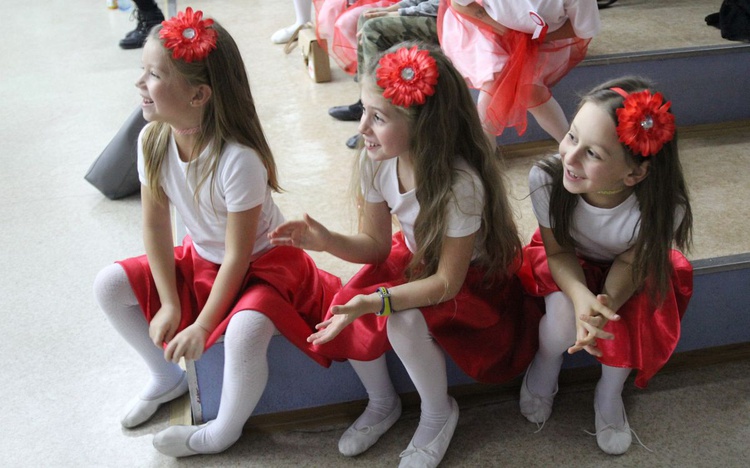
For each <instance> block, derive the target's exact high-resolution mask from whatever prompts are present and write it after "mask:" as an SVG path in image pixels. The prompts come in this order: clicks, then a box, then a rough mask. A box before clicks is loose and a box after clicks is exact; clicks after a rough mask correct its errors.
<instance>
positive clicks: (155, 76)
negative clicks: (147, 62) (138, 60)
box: [149, 72, 159, 78]
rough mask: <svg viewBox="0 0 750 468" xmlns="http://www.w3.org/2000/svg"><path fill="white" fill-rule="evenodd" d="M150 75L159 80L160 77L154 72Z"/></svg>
mask: <svg viewBox="0 0 750 468" xmlns="http://www.w3.org/2000/svg"><path fill="white" fill-rule="evenodd" d="M149 75H151V76H153V77H154V78H159V75H157V74H156V73H154V72H149Z"/></svg>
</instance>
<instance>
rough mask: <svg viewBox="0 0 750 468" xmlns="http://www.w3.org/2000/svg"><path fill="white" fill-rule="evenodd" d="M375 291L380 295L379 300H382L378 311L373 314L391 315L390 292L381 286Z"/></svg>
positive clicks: (379, 315)
mask: <svg viewBox="0 0 750 468" xmlns="http://www.w3.org/2000/svg"><path fill="white" fill-rule="evenodd" d="M375 292H376V293H378V296H380V300H381V301H382V303H381V306H380V312H376V313H375V315H377V316H378V317H387V316H389V315H391V312H393V309H392V308H391V293H390V291H388V288H386V287H385V286H381V287H379V288H378V289H377V290H376V291H375Z"/></svg>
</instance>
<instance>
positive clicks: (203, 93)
mask: <svg viewBox="0 0 750 468" xmlns="http://www.w3.org/2000/svg"><path fill="white" fill-rule="evenodd" d="M211 94H212V90H211V87H210V86H208V85H207V84H202V85H198V86H196V88H195V93H194V94H193V99H191V100H190V103H191V104H193V105H194V106H196V107H200V106H203V105H204V104H206V103H207V102H208V101H209V99H211Z"/></svg>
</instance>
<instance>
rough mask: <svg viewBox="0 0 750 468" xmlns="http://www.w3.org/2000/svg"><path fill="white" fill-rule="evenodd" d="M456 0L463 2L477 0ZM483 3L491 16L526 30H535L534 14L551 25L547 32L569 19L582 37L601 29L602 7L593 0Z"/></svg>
mask: <svg viewBox="0 0 750 468" xmlns="http://www.w3.org/2000/svg"><path fill="white" fill-rule="evenodd" d="M453 1H454V2H456V3H457V4H459V5H464V6H465V5H469V4H470V3H474V2H475V0H453ZM483 6H484V9H485V10H486V11H487V14H488V15H489V16H490V18H492V19H494V20H495V21H497V22H498V23H500V24H502V25H503V26H505V27H506V28H510V29H514V30H516V31H521V32H524V33H527V34H533V33H534V30H535V29H536V27H537V23H535V22H534V18H533V14H536V15H538V16H539V17H541V19H542V20H543V21H544V22H545V23H546V24H547V25H548V27H549V30H548V32H552V31H556V30H558V29H560V27H561V26H562V25H563V24H565V21H567V20H568V19H570V23H571V24H572V26H573V30H574V31H575V33H576V36H577V37H580V38H581V39H590V38H592V37H594V36H595V35H596V34H597V33H598V32H599V30H600V29H601V22H600V19H599V7H598V6H597V4H596V1H594V0H484V2H483ZM532 13H533V14H532Z"/></svg>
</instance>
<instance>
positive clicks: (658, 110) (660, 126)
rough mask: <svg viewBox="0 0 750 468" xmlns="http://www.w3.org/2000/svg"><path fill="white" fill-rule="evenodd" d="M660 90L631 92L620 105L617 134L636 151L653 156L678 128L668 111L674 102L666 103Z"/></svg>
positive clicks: (642, 154) (636, 152)
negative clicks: (655, 91) (657, 91)
mask: <svg viewBox="0 0 750 468" xmlns="http://www.w3.org/2000/svg"><path fill="white" fill-rule="evenodd" d="M663 101H664V97H663V96H662V94H661V93H654V94H653V95H652V94H651V93H650V91H648V90H645V91H640V92H637V93H630V94H629V95H628V96H627V97H626V98H625V101H624V102H623V107H621V108H619V109H617V120H618V122H619V123H618V125H617V135H618V136H619V138H620V141H621V142H622V143H623V144H625V145H626V146H628V147H629V148H630V149H631V150H632V151H633V153H635V154H639V155H641V156H653V155H654V154H656V153H658V152H659V150H661V148H662V147H663V146H664V144H665V143H667V142H668V141H670V140H672V138H673V137H674V132H675V124H674V115H673V114H671V113H670V112H669V107H670V105H671V103H669V102H667V103H664V104H663Z"/></svg>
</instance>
